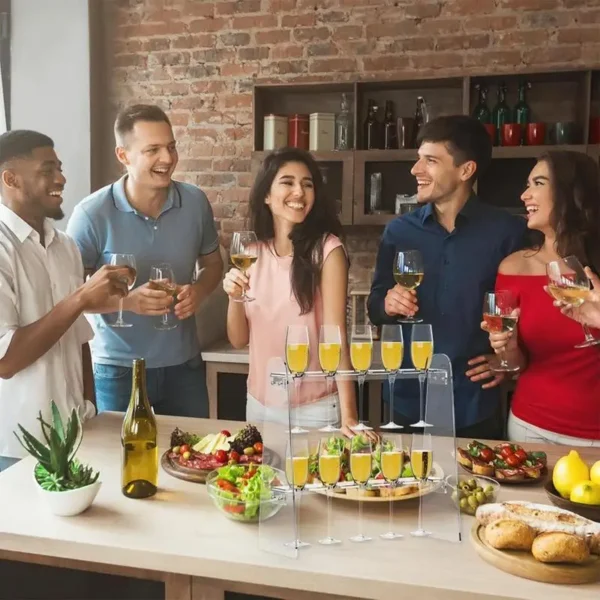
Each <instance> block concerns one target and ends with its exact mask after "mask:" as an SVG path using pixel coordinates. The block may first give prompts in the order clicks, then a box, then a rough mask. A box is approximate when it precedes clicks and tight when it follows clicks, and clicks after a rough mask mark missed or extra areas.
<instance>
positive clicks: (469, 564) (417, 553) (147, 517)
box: [0, 413, 600, 600]
mask: <svg viewBox="0 0 600 600" xmlns="http://www.w3.org/2000/svg"><path fill="white" fill-rule="evenodd" d="M121 422H122V415H121V414H119V413H104V414H102V415H100V416H98V417H96V418H95V419H93V420H92V421H90V422H89V423H88V424H87V425H86V436H85V440H84V443H83V445H82V448H81V451H80V457H81V459H82V460H83V461H84V462H88V461H89V462H90V463H91V464H92V465H93V466H94V467H95V468H97V469H99V470H100V471H101V479H102V481H103V485H102V489H101V490H100V493H99V494H98V497H97V498H96V501H95V503H94V505H93V506H92V507H91V508H90V509H89V510H88V511H87V512H85V513H84V514H82V515H80V516H78V517H72V518H61V517H55V516H52V515H50V514H48V513H47V512H46V511H45V510H44V509H43V507H42V506H41V505H40V504H39V503H38V499H37V494H36V489H35V483H34V481H33V478H32V467H33V459H32V458H28V459H26V460H24V461H21V462H20V463H18V464H17V465H15V466H14V467H11V468H10V469H8V470H6V471H4V472H2V473H0V498H1V499H2V510H1V511H0V551H2V550H4V551H14V552H24V553H31V554H37V555H43V556H54V557H59V558H65V559H72V560H82V561H89V562H93V563H101V564H104V565H123V566H125V567H132V568H137V569H150V570H156V571H162V572H169V573H176V574H184V575H194V576H199V577H207V578H212V579H217V580H225V581H234V582H241V583H245V584H256V585H268V586H272V587H276V588H288V589H291V590H294V589H296V590H308V591H310V592H316V593H322V594H337V595H338V596H341V597H346V598H373V599H381V598H386V597H389V598H395V597H397V596H398V595H399V594H400V595H401V596H402V597H403V598H419V599H423V598H426V599H431V600H434V599H435V600H443V599H450V600H459V599H461V600H465V599H467V600H474V599H475V598H486V599H495V600H499V599H506V598H519V599H528V600H533V599H538V598H539V599H543V600H564V599H565V598H569V600H572V599H590V600H592V599H594V600H597V599H598V598H599V597H600V585H596V584H594V585H582V586H568V587H566V586H552V585H548V584H541V583H536V582H533V581H528V580H526V579H520V578H517V577H514V576H511V575H508V574H505V573H503V572H502V571H499V570H497V569H495V568H494V567H492V566H490V565H488V564H486V563H485V562H483V561H482V560H481V559H479V558H478V557H477V555H476V554H475V551H474V549H473V548H472V546H471V543H470V542H469V541H468V539H466V538H467V537H468V536H466V535H464V536H463V538H465V541H463V542H462V543H460V544H458V543H454V544H452V543H449V542H442V541H438V540H432V539H425V540H423V539H414V538H411V537H410V536H408V535H407V536H406V537H405V538H404V539H402V540H398V541H395V542H386V541H382V540H379V539H376V540H374V541H373V542H370V543H368V544H353V543H351V542H349V541H347V538H348V537H349V536H350V535H353V534H354V533H355V529H356V514H357V513H356V510H357V507H356V505H355V504H354V503H349V502H344V501H336V503H335V504H334V506H335V511H334V533H335V534H337V535H339V536H342V539H343V540H344V543H343V544H341V545H340V546H337V547H333V548H332V547H323V546H321V545H319V544H317V543H314V544H313V546H312V547H311V548H308V549H306V550H305V551H301V552H300V553H299V557H298V558H297V559H290V558H286V557H283V556H278V555H274V554H270V553H266V552H262V551H260V550H259V549H258V547H257V541H258V528H257V526H254V525H250V524H245V523H236V522H233V521H229V520H228V519H226V518H225V517H224V516H222V515H221V514H220V513H218V512H217V511H216V509H215V508H214V507H213V505H212V502H211V500H210V498H209V497H208V495H207V492H206V489H205V487H204V486H203V485H198V484H192V483H187V482H184V481H180V480H178V479H174V478H172V477H170V476H168V475H167V474H166V473H164V472H163V471H162V470H161V472H160V481H159V485H160V491H159V493H158V494H157V495H156V496H155V497H154V498H152V499H149V500H131V499H128V498H125V497H124V496H123V495H122V494H121V491H120V485H119V482H120V441H119V435H120V427H121ZM158 422H159V445H160V446H161V452H162V450H164V449H165V448H166V446H167V445H168V443H169V441H168V440H169V435H170V433H171V431H172V430H173V429H174V427H175V426H178V427H180V428H182V429H186V430H189V431H195V432H198V433H206V432H215V431H219V430H220V429H223V428H228V429H230V430H235V429H237V428H239V426H240V423H231V422H226V421H209V420H199V419H185V418H173V417H158ZM545 449H546V450H547V451H548V454H549V458H550V462H551V463H553V462H554V461H555V460H556V459H557V458H558V456H560V455H562V454H564V452H565V450H566V448H564V447H557V446H552V447H545ZM581 454H582V456H583V457H584V458H586V459H587V460H592V459H593V458H594V457H595V458H598V451H597V450H595V451H594V450H593V449H582V451H581ZM510 499H525V500H531V501H540V502H546V496H545V493H544V491H543V488H542V486H539V485H538V486H533V487H532V486H525V487H516V486H512V487H509V486H505V487H503V488H502V491H501V497H500V500H510ZM416 508H417V505H416V503H411V502H397V503H395V524H396V526H397V528H398V529H399V530H400V531H402V532H408V531H410V529H411V528H413V527H414V526H415V523H416ZM324 514H325V499H324V498H323V497H320V496H318V497H317V496H316V495H311V496H307V497H306V498H305V499H303V502H302V515H301V520H302V523H303V526H302V527H303V528H302V530H301V532H302V537H303V538H306V539H308V540H309V541H315V540H316V539H318V537H319V536H321V535H323V533H324V523H325V521H324ZM311 517H312V518H311ZM365 518H366V521H365V530H366V532H367V533H371V534H372V535H373V536H374V537H375V536H376V535H378V534H379V533H381V532H383V531H384V530H386V527H387V504H381V505H378V506H377V507H375V508H371V507H366V510H365ZM472 522H473V519H472V518H471V517H464V518H463V532H468V531H469V529H470V527H471V524H472Z"/></svg>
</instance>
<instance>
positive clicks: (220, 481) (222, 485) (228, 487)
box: [217, 479, 240, 494]
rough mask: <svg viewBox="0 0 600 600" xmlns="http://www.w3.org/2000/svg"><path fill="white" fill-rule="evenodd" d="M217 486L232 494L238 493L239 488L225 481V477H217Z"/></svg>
mask: <svg viewBox="0 0 600 600" xmlns="http://www.w3.org/2000/svg"><path fill="white" fill-rule="evenodd" d="M217 487H220V488H221V489H222V490H225V491H226V492H231V493H233V494H239V492H240V491H239V490H238V489H237V488H236V487H235V485H233V483H231V482H229V481H227V480H226V479H217Z"/></svg>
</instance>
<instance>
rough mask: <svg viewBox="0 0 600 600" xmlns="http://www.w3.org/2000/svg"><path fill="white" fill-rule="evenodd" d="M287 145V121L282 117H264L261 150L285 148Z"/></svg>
mask: <svg viewBox="0 0 600 600" xmlns="http://www.w3.org/2000/svg"><path fill="white" fill-rule="evenodd" d="M287 143H288V120H287V117H286V116H284V115H265V118H264V134H263V150H276V149H277V148H285V147H286V146H287Z"/></svg>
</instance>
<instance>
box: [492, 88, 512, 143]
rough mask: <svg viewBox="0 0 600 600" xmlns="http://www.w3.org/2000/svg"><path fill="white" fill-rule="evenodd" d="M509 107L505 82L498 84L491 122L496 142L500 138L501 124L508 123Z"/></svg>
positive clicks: (499, 140) (498, 141)
mask: <svg viewBox="0 0 600 600" xmlns="http://www.w3.org/2000/svg"><path fill="white" fill-rule="evenodd" d="M510 116H511V113H510V108H509V107H508V104H506V83H504V82H502V83H500V84H499V85H498V100H497V102H496V106H494V109H493V110H492V123H493V124H494V125H495V126H496V144H500V143H501V140H502V125H504V124H505V123H510Z"/></svg>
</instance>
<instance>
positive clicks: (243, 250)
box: [230, 231, 258, 302]
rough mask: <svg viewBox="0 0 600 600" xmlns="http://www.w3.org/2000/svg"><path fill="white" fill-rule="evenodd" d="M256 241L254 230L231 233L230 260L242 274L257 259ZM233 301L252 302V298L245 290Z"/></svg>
mask: <svg viewBox="0 0 600 600" xmlns="http://www.w3.org/2000/svg"><path fill="white" fill-rule="evenodd" d="M257 251H258V241H257V239H256V234H255V233H254V231H237V232H235V233H234V234H233V238H232V240H231V254H230V258H231V262H232V263H233V266H234V267H236V268H238V269H239V270H240V271H241V272H242V273H243V274H244V275H246V272H247V271H248V269H249V268H250V267H251V266H252V265H253V264H254V263H255V262H256V261H257V259H258V254H257ZM233 300H234V301H235V302H252V301H253V300H254V298H252V297H250V296H248V294H246V290H245V289H244V291H243V292H242V297H241V298H239V299H236V298H234V299H233Z"/></svg>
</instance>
